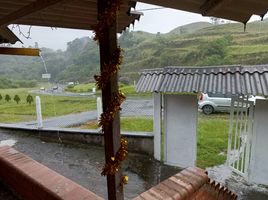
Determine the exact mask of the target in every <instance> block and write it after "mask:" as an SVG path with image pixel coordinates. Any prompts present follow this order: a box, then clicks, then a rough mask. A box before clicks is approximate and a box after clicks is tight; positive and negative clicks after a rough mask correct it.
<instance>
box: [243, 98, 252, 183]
mask: <svg viewBox="0 0 268 200" xmlns="http://www.w3.org/2000/svg"><path fill="white" fill-rule="evenodd" d="M253 115H254V103H253V102H250V107H249V130H248V133H249V134H248V136H249V138H248V143H247V148H246V161H245V173H246V177H247V178H248V177H249V163H250V159H251V148H252V145H253V144H252V137H253V134H254V132H253V123H254V121H253Z"/></svg>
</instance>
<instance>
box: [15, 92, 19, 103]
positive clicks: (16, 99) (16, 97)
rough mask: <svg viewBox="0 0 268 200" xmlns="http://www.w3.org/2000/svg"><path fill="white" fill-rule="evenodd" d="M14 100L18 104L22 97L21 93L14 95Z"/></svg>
mask: <svg viewBox="0 0 268 200" xmlns="http://www.w3.org/2000/svg"><path fill="white" fill-rule="evenodd" d="M14 101H16V103H17V104H18V103H19V102H20V97H19V95H17V94H16V95H15V96H14Z"/></svg>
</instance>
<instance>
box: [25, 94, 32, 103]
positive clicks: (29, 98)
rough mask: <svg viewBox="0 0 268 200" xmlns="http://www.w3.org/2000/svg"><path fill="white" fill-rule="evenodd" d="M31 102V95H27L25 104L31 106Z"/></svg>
mask: <svg viewBox="0 0 268 200" xmlns="http://www.w3.org/2000/svg"><path fill="white" fill-rule="evenodd" d="M33 101H34V100H33V97H32V95H30V94H29V95H28V96H27V97H26V102H27V103H28V104H29V105H31V104H32V102H33Z"/></svg>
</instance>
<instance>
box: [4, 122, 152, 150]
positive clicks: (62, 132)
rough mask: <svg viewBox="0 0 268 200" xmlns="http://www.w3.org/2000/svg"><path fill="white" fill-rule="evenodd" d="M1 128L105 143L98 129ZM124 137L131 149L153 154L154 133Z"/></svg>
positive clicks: (49, 139)
mask: <svg viewBox="0 0 268 200" xmlns="http://www.w3.org/2000/svg"><path fill="white" fill-rule="evenodd" d="M0 129H6V130H7V129H8V130H10V131H12V133H15V134H20V133H24V134H27V135H28V136H31V135H32V136H37V137H39V138H40V139H42V140H43V141H47V142H59V137H60V140H61V141H62V142H63V143H64V144H74V143H76V144H92V145H101V146H103V145H104V138H103V134H101V133H99V132H98V131H97V130H77V129H64V128H63V129H58V130H55V129H46V128H43V129H37V128H27V127H20V128H18V127H12V126H2V127H0ZM122 136H123V137H126V138H127V139H128V144H129V150H130V151H131V152H136V153H144V154H147V155H153V153H154V142H153V140H154V139H153V134H152V133H145V132H127V133H125V132H123V133H122Z"/></svg>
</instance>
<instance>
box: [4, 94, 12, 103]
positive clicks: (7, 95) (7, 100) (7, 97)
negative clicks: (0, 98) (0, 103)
mask: <svg viewBox="0 0 268 200" xmlns="http://www.w3.org/2000/svg"><path fill="white" fill-rule="evenodd" d="M5 100H6V102H9V101H10V100H11V98H10V96H9V94H6V96H5Z"/></svg>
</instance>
